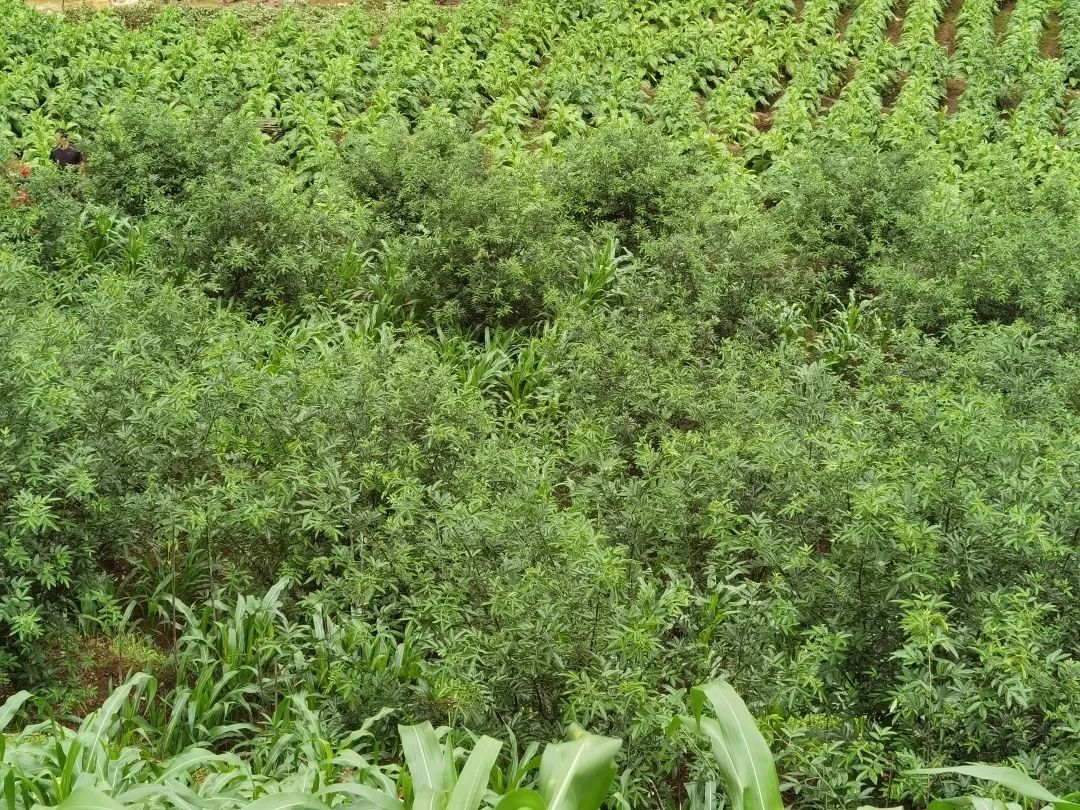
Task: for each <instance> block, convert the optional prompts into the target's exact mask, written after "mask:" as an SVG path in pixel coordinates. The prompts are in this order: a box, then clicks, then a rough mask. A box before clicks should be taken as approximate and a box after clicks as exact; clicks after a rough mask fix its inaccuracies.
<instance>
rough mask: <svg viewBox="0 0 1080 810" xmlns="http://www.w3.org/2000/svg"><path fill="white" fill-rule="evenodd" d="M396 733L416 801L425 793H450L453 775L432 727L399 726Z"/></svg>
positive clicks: (428, 724)
mask: <svg viewBox="0 0 1080 810" xmlns="http://www.w3.org/2000/svg"><path fill="white" fill-rule="evenodd" d="M398 733H399V734H401V747H402V749H403V750H404V752H405V762H406V764H407V765H408V766H409V774H410V775H411V776H412V783H413V790H414V791H415V793H416V796H417V799H419V797H420V795H421V793H422V792H424V791H427V790H430V791H434V792H440V791H442V792H446V793H449V791H450V787H451V785H452V783H453V774H452V773H451V771H450V763H449V762H448V761H447V759H446V756H445V754H444V753H443V747H442V745H441V744H440V743H439V738H438V737H437V736H436V734H435V729H434V728H432V726H431V723H420V724H419V725H415V726H398Z"/></svg>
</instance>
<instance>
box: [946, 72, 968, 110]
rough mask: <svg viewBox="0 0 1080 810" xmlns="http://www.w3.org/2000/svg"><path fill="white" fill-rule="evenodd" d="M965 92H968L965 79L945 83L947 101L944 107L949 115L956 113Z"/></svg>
mask: <svg viewBox="0 0 1080 810" xmlns="http://www.w3.org/2000/svg"><path fill="white" fill-rule="evenodd" d="M965 90H967V84H966V83H965V82H964V80H963V79H956V78H953V79H949V80H948V81H947V82H946V83H945V100H944V102H943V104H942V106H943V107H944V108H945V112H946V113H947V114H948V115H952V114H953V113H955V112H956V108H957V106H958V105H959V104H960V97H961V96H963V95H964V91H965Z"/></svg>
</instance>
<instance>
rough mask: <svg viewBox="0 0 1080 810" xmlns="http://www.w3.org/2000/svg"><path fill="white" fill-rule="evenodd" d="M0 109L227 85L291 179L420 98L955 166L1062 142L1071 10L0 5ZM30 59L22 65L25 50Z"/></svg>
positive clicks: (566, 121)
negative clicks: (255, 23)
mask: <svg viewBox="0 0 1080 810" xmlns="http://www.w3.org/2000/svg"><path fill="white" fill-rule="evenodd" d="M4 3H5V7H4V16H5V20H6V21H7V27H8V41H7V43H6V45H5V47H4V49H3V52H2V53H0V69H2V70H3V79H2V80H0V109H2V110H3V111H4V115H5V123H6V127H7V134H8V136H9V137H11V136H12V135H14V136H15V137H21V136H25V135H26V134H27V132H37V133H38V136H37V138H36V140H35V142H38V141H41V142H42V143H43V142H44V138H43V135H42V134H41V133H44V132H45V131H46V130H49V129H50V128H51V127H53V126H54V125H55V124H56V123H58V122H63V123H65V124H67V125H68V126H70V127H73V128H74V129H75V130H76V131H77V130H78V129H79V127H80V126H83V125H84V123H83V122H85V121H86V120H87V118H88V116H92V115H93V114H94V113H96V112H97V111H99V110H100V109H102V108H108V107H109V105H111V104H115V103H116V102H117V101H119V100H120V99H122V98H125V97H131V96H135V95H140V94H149V95H151V96H153V97H156V98H160V99H183V98H185V97H186V96H188V95H190V94H192V93H196V94H205V93H230V94H242V95H243V97H244V98H245V105H246V106H247V107H248V108H249V109H250V110H251V111H253V112H254V113H256V114H257V115H259V116H263V117H268V118H275V119H280V120H281V121H282V122H284V124H285V127H286V129H287V130H288V131H289V133H290V134H289V136H288V137H289V138H291V139H292V141H293V156H294V159H295V161H296V163H297V165H298V166H300V167H301V169H302V170H303V171H310V172H315V171H316V168H315V167H316V166H317V165H318V162H319V160H321V159H322V156H323V155H324V154H326V153H327V152H333V150H334V148H335V146H334V133H335V132H339V131H340V130H342V129H348V130H352V129H356V128H360V129H363V128H364V127H365V126H370V124H371V123H372V122H373V121H376V120H378V119H379V118H380V116H382V115H383V114H384V113H386V112H388V111H394V112H400V113H402V114H405V115H406V116H410V115H415V114H417V113H418V112H419V111H420V110H422V109H424V108H426V107H431V106H432V105H438V106H441V107H445V108H446V109H447V110H448V111H449V112H451V113H453V114H454V115H458V116H461V117H463V118H465V119H466V120H467V121H468V122H469V124H470V125H471V126H472V127H473V128H474V129H475V130H476V131H477V132H478V133H480V134H481V136H482V138H483V140H484V142H485V143H487V144H489V145H491V146H493V147H497V148H500V149H503V150H508V151H512V150H514V149H519V148H529V149H536V148H543V147H546V146H549V145H551V144H553V143H557V142H558V141H559V140H561V139H563V138H565V137H567V136H568V135H570V134H573V133H576V132H581V131H583V130H585V129H588V128H589V127H593V126H596V125H599V124H602V123H603V122H605V121H609V120H611V119H616V118H625V117H629V118H636V119H641V120H644V121H650V122H657V124H658V125H659V126H660V127H662V128H663V129H664V131H666V132H667V133H669V134H671V135H672V136H674V137H677V138H680V139H685V140H691V141H697V142H701V143H704V144H707V145H708V146H709V147H710V148H711V149H712V150H713V151H714V152H715V154H717V155H718V156H723V155H724V154H725V153H726V154H728V155H730V159H731V160H733V161H735V162H737V163H743V164H745V165H748V166H760V165H761V161H762V160H766V161H767V160H769V159H771V158H772V157H773V156H775V155H776V154H778V153H780V152H782V151H783V150H784V149H785V147H786V146H787V145H789V144H791V143H793V142H796V141H799V140H801V139H804V138H806V137H807V136H809V135H810V134H811V133H812V132H813V131H814V130H815V129H825V130H828V131H831V132H839V133H843V136H844V137H847V138H851V139H855V140H867V139H871V140H877V141H880V142H886V143H903V144H907V145H910V146H911V147H912V148H915V149H927V148H933V149H936V150H941V151H942V152H943V153H944V154H947V155H949V156H950V157H951V158H953V159H954V160H955V161H957V163H958V164H959V165H961V166H966V165H969V164H970V163H971V162H972V161H976V162H977V161H980V160H986V159H987V153H988V152H992V153H997V152H998V151H1000V150H1002V149H1005V150H1008V151H1009V152H1011V153H1012V154H1014V155H1015V156H1016V157H1018V158H1020V159H1022V160H1026V161H1029V162H1031V163H1033V164H1043V163H1046V162H1047V161H1051V162H1053V161H1058V160H1063V159H1064V160H1070V161H1071V160H1072V159H1073V158H1072V157H1071V156H1062V155H1061V154H1060V148H1066V149H1071V148H1072V147H1073V146H1075V144H1076V139H1077V137H1078V135H1080V105H1077V104H1074V103H1073V100H1074V98H1075V97H1076V92H1075V91H1074V90H1073V86H1074V84H1075V83H1076V82H1077V80H1078V79H1080V3H1077V2H1076V0H1019V2H1015V3H1013V2H1011V1H1010V2H1006V3H1003V4H1001V5H1000V6H999V5H997V4H996V3H994V2H992V0H967V1H966V2H963V3H961V2H959V0H953V1H952V2H951V3H950V2H945V1H944V0H913V1H912V2H910V3H908V2H904V0H898V2H893V1H892V0H864V2H860V3H856V4H852V5H844V4H842V3H840V2H836V0H807V2H800V3H798V4H794V5H793V4H791V3H790V2H786V0H758V1H757V2H753V3H728V2H715V1H710V2H703V1H702V0H695V2H686V1H685V0H680V1H679V2H620V1H619V0H595V2H558V0H522V1H521V2H515V3H512V4H508V3H504V2H500V1H499V0H466V1H465V2H462V3H445V4H442V3H429V2H425V3H407V4H405V5H404V6H402V7H401V8H400V9H396V10H395V11H394V12H393V13H391V14H387V13H386V12H385V11H384V10H380V11H379V12H378V13H372V12H370V11H369V10H366V9H365V7H364V6H362V5H355V6H352V7H350V8H348V9H347V10H345V11H344V12H343V13H341V14H340V16H338V17H337V18H336V19H335V20H334V21H333V23H332V24H330V25H326V26H325V27H321V28H317V29H311V28H303V27H301V26H297V25H290V24H288V23H282V24H280V25H278V26H276V27H275V28H273V29H272V32H271V38H270V39H266V38H264V37H261V36H256V35H254V34H252V33H251V32H249V31H246V30H244V28H243V26H241V25H240V24H238V23H237V22H236V21H234V20H229V19H227V18H225V19H222V20H220V21H218V22H216V23H213V24H211V25H210V27H209V28H207V29H206V33H205V35H199V34H196V33H194V32H190V31H189V32H187V33H185V34H183V35H180V31H181V30H182V29H179V28H178V27H177V26H178V25H179V22H178V20H179V14H178V13H177V14H171V13H166V14H165V15H164V16H163V17H162V18H161V19H160V20H159V21H158V22H157V23H155V24H154V25H153V26H151V27H150V28H147V29H145V30H140V31H139V32H137V33H133V34H130V35H123V34H122V33H121V29H122V24H121V23H120V21H119V20H117V19H114V18H108V17H103V18H100V19H97V20H91V21H89V22H88V23H86V24H85V25H83V26H80V27H79V28H78V29H76V31H77V33H76V34H75V36H71V35H70V32H69V29H68V28H66V27H61V26H60V25H59V24H58V23H57V22H56V21H53V20H48V19H43V18H40V17H36V16H35V15H33V14H32V13H30V12H29V11H26V10H23V9H22V8H21V6H20V4H19V3H18V2H16V0H4ZM30 52H33V53H35V54H37V55H38V56H39V57H42V56H43V57H44V58H38V59H35V60H32V61H28V60H26V59H25V56H26V55H27V54H28V53H30Z"/></svg>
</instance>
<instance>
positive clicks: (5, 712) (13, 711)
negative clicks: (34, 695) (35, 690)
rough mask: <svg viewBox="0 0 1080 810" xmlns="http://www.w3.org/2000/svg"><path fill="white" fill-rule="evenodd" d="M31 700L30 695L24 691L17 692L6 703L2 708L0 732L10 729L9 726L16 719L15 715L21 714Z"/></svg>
mask: <svg viewBox="0 0 1080 810" xmlns="http://www.w3.org/2000/svg"><path fill="white" fill-rule="evenodd" d="M29 699H30V693H29V692H27V691H25V690H24V691H22V692H16V693H15V694H14V695H12V696H11V697H9V698H8V699H7V700H5V701H4V705H3V706H0V732H2V731H3V730H4V729H5V728H7V727H8V724H9V723H10V722H11V721H12V720H14V719H15V715H17V714H18V713H19V709H21V708H22V706H23V704H24V703H26V701H27V700H29Z"/></svg>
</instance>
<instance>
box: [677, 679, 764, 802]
mask: <svg viewBox="0 0 1080 810" xmlns="http://www.w3.org/2000/svg"><path fill="white" fill-rule="evenodd" d="M690 700H691V706H692V708H693V710H694V715H695V716H694V717H693V718H689V717H686V718H683V723H684V724H686V725H687V726H689V727H690V728H693V729H695V730H696V731H697V732H698V733H699V734H701V735H702V736H703V737H705V738H706V739H707V740H709V742H710V744H711V745H712V750H713V755H714V756H715V757H716V763H717V765H718V766H719V767H720V770H721V772H722V773H723V775H724V781H725V787H726V789H727V792H728V798H729V799H730V800H731V804H732V807H733V808H735V810H781V808H783V806H784V802H783V800H782V799H781V798H780V780H779V779H778V778H777V776H776V763H775V762H774V761H773V756H772V752H771V751H770V750H769V745H768V743H766V742H765V738H764V737H762V736H761V732H760V731H758V727H757V723H755V722H754V717H753V715H752V714H750V710H749V709H747V708H746V704H745V703H743V701H742V698H740V697H739V695H738V693H736V691H735V690H734V689H733V688H732V686H731V684H729V683H728V682H727V681H724V680H717V681H713V682H712V683H708V684H705V685H704V686H701V687H699V688H697V689H694V690H693V691H692V692H691V697H690ZM706 700H708V702H709V703H710V704H711V705H712V708H713V712H714V713H715V718H712V717H702V716H701V710H702V708H703V706H704V703H705V701H706Z"/></svg>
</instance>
